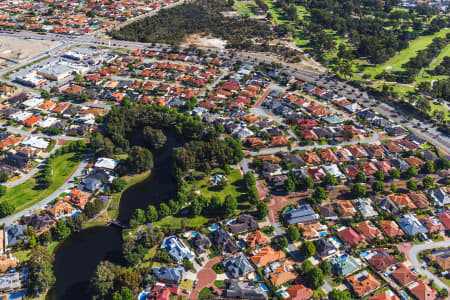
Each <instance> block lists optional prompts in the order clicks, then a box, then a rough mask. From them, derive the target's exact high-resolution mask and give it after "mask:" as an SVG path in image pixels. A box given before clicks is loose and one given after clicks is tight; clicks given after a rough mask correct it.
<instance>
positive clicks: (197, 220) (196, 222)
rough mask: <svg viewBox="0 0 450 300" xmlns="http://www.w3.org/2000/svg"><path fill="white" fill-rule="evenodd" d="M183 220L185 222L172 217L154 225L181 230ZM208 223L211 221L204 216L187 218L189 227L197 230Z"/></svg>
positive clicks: (181, 218) (180, 218) (179, 218)
mask: <svg viewBox="0 0 450 300" xmlns="http://www.w3.org/2000/svg"><path fill="white" fill-rule="evenodd" d="M181 220H183V217H175V216H170V217H167V218H164V219H163V220H161V221H158V222H155V223H154V224H155V225H156V226H160V227H171V228H181ZM208 221H209V219H208V218H206V217H203V216H197V217H194V218H191V217H189V218H187V226H188V227H192V228H197V227H200V226H202V225H205V224H206V223H208Z"/></svg>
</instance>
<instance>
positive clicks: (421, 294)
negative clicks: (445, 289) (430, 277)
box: [409, 280, 438, 300]
mask: <svg viewBox="0 0 450 300" xmlns="http://www.w3.org/2000/svg"><path fill="white" fill-rule="evenodd" d="M409 290H410V291H411V293H412V294H413V295H414V296H416V298H417V299H418V300H435V299H437V297H438V292H437V291H436V290H435V289H433V288H432V287H430V286H429V285H428V284H426V283H425V282H423V280H418V281H417V282H414V283H413V284H411V286H410V287H409Z"/></svg>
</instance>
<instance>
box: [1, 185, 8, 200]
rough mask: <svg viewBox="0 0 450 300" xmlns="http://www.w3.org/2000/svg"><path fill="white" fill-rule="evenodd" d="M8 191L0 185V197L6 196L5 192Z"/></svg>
mask: <svg viewBox="0 0 450 300" xmlns="http://www.w3.org/2000/svg"><path fill="white" fill-rule="evenodd" d="M7 190H8V188H7V187H6V186H4V185H0V197H1V196H4V195H5V194H6V191H7Z"/></svg>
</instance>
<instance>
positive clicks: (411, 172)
mask: <svg viewBox="0 0 450 300" xmlns="http://www.w3.org/2000/svg"><path fill="white" fill-rule="evenodd" d="M417 174H419V172H417V169H416V168H415V167H414V166H410V167H409V168H408V169H406V171H405V172H404V176H405V178H412V177H416V176H417Z"/></svg>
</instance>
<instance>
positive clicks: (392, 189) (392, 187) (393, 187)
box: [391, 183, 397, 193]
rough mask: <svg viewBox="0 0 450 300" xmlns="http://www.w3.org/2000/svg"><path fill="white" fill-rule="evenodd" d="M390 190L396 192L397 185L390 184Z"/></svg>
mask: <svg viewBox="0 0 450 300" xmlns="http://www.w3.org/2000/svg"><path fill="white" fill-rule="evenodd" d="M391 192H393V193H396V192H397V185H396V184H394V183H393V184H391Z"/></svg>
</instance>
